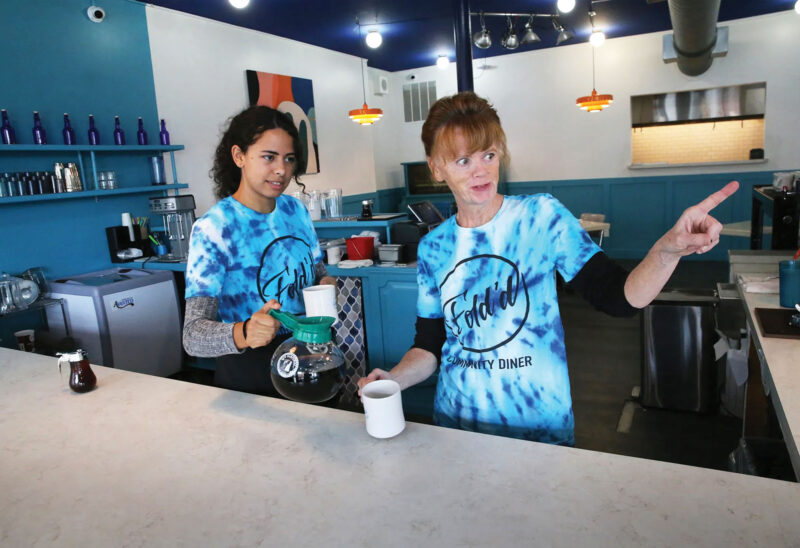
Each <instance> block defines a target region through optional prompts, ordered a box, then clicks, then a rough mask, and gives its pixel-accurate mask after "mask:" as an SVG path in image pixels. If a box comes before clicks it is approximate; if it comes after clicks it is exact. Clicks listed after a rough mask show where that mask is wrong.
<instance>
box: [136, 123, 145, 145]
mask: <svg viewBox="0 0 800 548" xmlns="http://www.w3.org/2000/svg"><path fill="white" fill-rule="evenodd" d="M136 141H137V142H138V143H139V144H140V145H146V144H147V132H146V131H145V130H144V122H142V118H141V117H139V130H138V131H137V132H136Z"/></svg>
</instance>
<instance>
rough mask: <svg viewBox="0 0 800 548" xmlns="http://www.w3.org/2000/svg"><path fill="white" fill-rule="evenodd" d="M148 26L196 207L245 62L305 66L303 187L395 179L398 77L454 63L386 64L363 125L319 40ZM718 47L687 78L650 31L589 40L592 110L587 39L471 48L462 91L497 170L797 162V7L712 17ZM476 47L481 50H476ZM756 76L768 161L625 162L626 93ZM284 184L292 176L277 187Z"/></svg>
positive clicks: (414, 152)
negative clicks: (478, 113) (487, 110)
mask: <svg viewBox="0 0 800 548" xmlns="http://www.w3.org/2000/svg"><path fill="white" fill-rule="evenodd" d="M147 19H148V30H149V34H150V48H151V55H152V59H153V72H154V78H155V85H156V96H157V100H158V110H159V114H160V115H161V116H162V117H164V118H166V119H167V124H168V127H169V130H170V133H171V136H172V139H173V142H175V143H181V144H185V145H186V150H185V151H182V152H179V153H178V154H176V158H177V162H178V172H179V174H180V178H181V180H182V181H184V182H188V183H189V185H190V188H189V191H190V192H191V193H193V194H194V195H195V198H196V200H197V203H198V204H197V205H198V214H202V213H203V212H205V211H206V210H207V209H208V208H209V207H210V206H211V205H213V203H214V202H215V198H214V197H213V192H212V187H211V182H210V180H209V178H208V170H209V168H210V167H211V159H212V155H213V152H214V147H215V146H216V144H217V142H218V139H219V136H220V129H221V127H222V124H223V123H224V121H225V120H226V119H227V118H228V117H229V116H231V115H232V114H235V113H236V112H238V111H239V110H240V109H242V108H244V107H245V106H246V105H247V90H246V81H245V70H248V69H252V70H260V71H264V72H274V73H279V74H287V75H291V76H299V77H303V78H310V79H311V80H312V81H313V83H314V102H315V106H316V109H317V128H318V131H319V141H320V143H319V147H320V164H321V168H322V169H321V172H320V173H319V174H317V175H308V176H306V177H305V178H304V182H305V183H306V184H307V185H308V187H309V188H311V189H314V188H317V189H322V188H329V187H340V188H342V189H343V190H344V194H345V195H350V194H359V193H366V192H373V191H375V190H380V189H386V188H393V187H400V186H402V185H403V172H402V167H401V165H400V163H401V162H407V161H418V160H424V152H423V148H422V143H421V141H420V132H421V129H422V122H412V123H405V122H403V105H402V101H403V98H402V85H403V84H404V83H406V82H408V77H409V75H411V74H413V75H415V77H416V81H427V80H431V79H435V80H436V82H437V92H438V96H439V97H443V96H445V95H451V94H453V93H456V91H457V84H456V68H455V63H451V65H450V67H449V68H448V69H447V70H445V71H441V70H439V69H438V68H436V67H435V66H431V67H425V68H421V69H415V70H409V71H400V72H395V73H388V72H385V71H381V70H377V69H372V68H370V69H368V72H369V74H370V76H372V77H375V76H376V75H384V76H388V77H389V80H390V89H389V93H388V94H387V95H383V96H378V95H374V94H373V93H372V89H371V88H370V87H369V83H368V87H367V102H368V103H369V105H370V106H373V107H380V108H382V109H383V110H384V117H383V119H382V120H381V121H380V122H378V123H377V124H376V125H375V126H372V127H359V126H357V125H356V124H354V123H352V122H351V121H350V120H349V119H348V118H347V111H349V110H350V109H353V108H357V107H359V106H360V105H361V102H362V87H361V69H360V65H359V62H360V60H359V59H358V58H356V57H353V56H350V55H345V54H341V53H337V52H333V51H330V50H326V49H323V48H318V47H315V46H310V45H307V44H303V43H300V42H295V41H292V40H287V39H284V38H279V37H276V36H272V35H269V34H264V33H260V32H256V31H251V30H247V29H242V28H239V27H235V26H232V25H228V24H224V23H218V22H215V21H211V20H208V19H203V18H200V17H195V16H191V15H187V14H183V13H180V12H175V11H172V10H167V9H164V8H158V7H152V6H148V8H147ZM722 24H724V25H726V26H728V27H729V29H730V34H729V52H728V54H727V56H726V57H721V58H716V59H714V62H713V64H712V66H711V68H710V69H709V70H708V71H707V72H706V73H704V74H702V75H701V76H699V77H696V78H692V77H688V76H685V75H683V74H682V73H681V72H680V71H678V69H677V66H676V65H675V64H674V63H671V64H664V63H663V61H662V60H661V56H662V51H661V37H662V35H663V34H665V33H653V34H646V35H640V36H631V37H626V38H617V39H613V40H607V41H606V44H605V45H604V46H603V47H602V48H600V49H599V50H598V51H597V89H598V92H600V93H612V94H614V99H615V101H614V104H613V105H612V106H611V107H610V108H609V109H608V110H606V111H605V112H602V113H600V114H594V115H590V114H587V113H585V112H583V111H580V110H579V109H578V108H576V107H575V99H576V98H577V97H578V96H580V95H586V94H588V93H589V92H590V91H591V83H592V80H591V76H592V73H591V70H592V67H591V49H590V47H591V46H589V44H588V43H579V44H573V45H566V46H559V47H555V48H548V49H545V50H540V51H534V52H525V53H518V54H513V55H504V56H500V57H489V58H486V59H476V60H475V61H474V62H473V71H474V80H475V91H476V92H477V93H478V94H479V95H482V96H484V97H487V98H488V99H489V100H490V101H491V102H492V103H493V104H494V105H495V107H496V108H497V109H498V112H499V113H500V117H501V119H502V121H503V125H504V127H505V130H506V133H507V136H508V142H509V149H510V152H511V163H510V165H509V169H508V172H507V175H506V178H507V180H509V181H534V180H550V179H578V178H605V177H631V176H646V175H665V174H676V175H687V174H693V173H710V172H725V171H745V170H754V171H762V170H775V171H778V170H786V169H797V168H798V167H800V139H798V137H797V135H798V128H800V109H798V108H797V98H798V90H800V63H797V62H795V60H794V57H793V54H794V52H797V51H800V17H798V16H797V15H796V14H795V13H794V12H793V11H786V12H781V13H775V14H770V15H764V16H760V17H754V18H749V19H742V20H738V21H728V22H725V23H722ZM481 53H483V52H481ZM760 81H766V82H767V113H766V139H765V150H766V156H767V158H768V160H769V161H768V162H767V163H766V164H755V165H753V166H738V165H737V166H727V167H726V166H706V167H692V168H669V169H653V170H644V171H642V170H636V171H633V170H630V169H628V167H627V166H628V164H629V163H630V150H631V145H630V123H631V117H630V97H631V95H641V94H646V93H658V92H669V91H682V90H690V89H699V88H706V87H713V86H722V85H732V84H742V83H747V82H760ZM290 190H293V189H290Z"/></svg>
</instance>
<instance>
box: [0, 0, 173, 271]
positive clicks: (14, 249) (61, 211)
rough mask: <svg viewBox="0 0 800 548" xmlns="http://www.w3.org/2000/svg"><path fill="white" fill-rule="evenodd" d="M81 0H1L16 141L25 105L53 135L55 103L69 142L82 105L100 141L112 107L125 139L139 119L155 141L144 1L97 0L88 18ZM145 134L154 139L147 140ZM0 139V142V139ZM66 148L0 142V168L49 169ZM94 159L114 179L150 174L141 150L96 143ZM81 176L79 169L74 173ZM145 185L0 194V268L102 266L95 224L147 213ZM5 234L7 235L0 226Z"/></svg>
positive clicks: (26, 118)
mask: <svg viewBox="0 0 800 548" xmlns="http://www.w3.org/2000/svg"><path fill="white" fill-rule="evenodd" d="M90 4H91V2H87V1H86V0H3V2H2V6H1V7H0V14H2V21H3V31H2V32H0V51H3V52H4V55H3V63H2V78H0V108H5V109H7V110H8V111H9V115H10V117H11V122H12V124H13V125H14V128H15V130H16V134H17V141H18V142H19V143H23V144H24V143H32V141H33V137H32V134H31V127H32V125H33V118H32V113H33V111H34V110H38V111H39V112H40V113H41V116H42V119H43V123H44V127H45V129H46V131H47V138H48V143H51V144H62V143H63V141H62V137H61V129H62V127H63V124H62V120H63V113H64V112H69V114H70V119H71V121H72V124H73V128H75V131H76V137H77V139H78V143H84V144H85V143H87V135H86V131H87V126H88V122H87V120H88V115H89V114H94V116H95V119H96V121H97V122H98V129H99V131H100V136H101V143H102V144H113V138H112V130H113V125H114V116H115V115H117V116H120V118H121V121H122V127H123V129H124V130H125V133H126V138H127V143H128V144H135V143H136V123H137V118H138V117H139V116H141V117H142V118H143V119H144V121H145V129H146V130H147V132H148V134H149V137H150V143H151V144H157V143H158V129H157V127H158V126H157V124H158V112H157V109H156V96H155V85H154V82H153V69H152V64H151V61H150V46H149V41H148V36H147V21H146V18H145V6H144V4H140V3H135V2H131V1H128V0H103V2H101V3H100V5H102V7H103V9H105V11H106V14H107V17H106V20H105V21H104V22H102V23H100V24H97V23H92V22H91V21H89V19H88V17H87V16H86V9H87V8H88V7H89V5H90ZM154 139H155V141H154ZM0 147H2V145H0ZM56 161H62V162H69V161H72V162H74V161H76V155H75V154H63V153H46V154H42V153H23V154H15V155H13V156H12V155H11V154H9V153H3V152H2V151H0V172H6V171H45V170H47V171H50V170H52V166H53V162H56ZM98 169H105V170H115V171H116V172H117V178H118V180H119V185H120V186H141V185H147V184H149V183H150V179H149V172H148V167H147V157H146V155H142V154H134V155H125V154H117V153H103V154H102V155H100V156H98ZM81 175H82V178H83V179H84V180H86V179H87V175H88V174H83V173H82V174H81ZM147 198H148V197H147V196H146V195H132V196H115V197H111V196H109V197H102V198H98V199H94V198H92V199H70V200H56V201H47V202H33V203H25V204H3V203H2V198H0V233H2V234H4V237H3V238H0V271H7V272H11V273H16V272H20V271H22V270H24V269H26V268H28V267H32V266H44V267H45V268H46V273H47V275H48V276H49V277H55V276H61V275H66V274H75V273H79V272H85V271H88V270H94V269H99V268H107V267H108V266H109V264H110V263H109V258H108V249H107V245H106V239H105V232H104V228H105V227H107V226H112V225H118V224H119V223H120V214H121V213H122V212H124V211H127V212H130V213H131V214H132V215H134V216H147V215H149V213H148V202H147ZM12 234H13V237H11V236H10V235H12Z"/></svg>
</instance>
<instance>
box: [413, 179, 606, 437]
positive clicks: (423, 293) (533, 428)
mask: <svg viewBox="0 0 800 548" xmlns="http://www.w3.org/2000/svg"><path fill="white" fill-rule="evenodd" d="M598 251H600V248H599V247H598V246H597V245H596V244H595V243H594V242H593V241H592V240H591V238H589V236H588V235H587V234H586V232H585V231H584V230H583V229H582V228H581V226H580V223H579V222H578V220H577V219H576V218H575V217H574V216H573V215H572V214H571V213H570V212H569V211H568V210H567V209H566V208H565V207H564V206H563V205H562V204H561V203H560V202H558V201H557V200H556V199H555V198H553V197H552V196H550V195H547V194H537V195H533V196H505V197H504V199H503V204H502V206H501V207H500V210H499V211H498V212H497V214H496V215H495V216H494V218H493V219H492V220H491V221H490V222H488V223H486V224H485V225H482V226H480V227H477V228H462V227H460V226H458V224H457V223H456V220H455V217H451V218H450V219H448V220H447V221H445V222H444V223H442V225H440V226H439V227H437V228H436V230H434V231H432V232H431V233H430V234H428V235H427V236H425V238H423V240H422V242H421V243H420V245H419V250H418V266H417V277H418V282H419V297H418V303H417V313H418V315H419V316H420V317H424V318H442V317H443V318H444V323H445V331H446V335H447V340H446V342H445V344H444V347H443V348H442V360H441V365H440V373H439V380H438V385H437V390H436V400H435V402H434V412H435V415H436V418H437V421H438V422H439V424H442V425H448V426H456V427H459V428H462V429H464V430H472V431H477V432H484V433H490V434H498V435H504V436H509V437H515V438H522V439H530V440H536V441H544V442H548V443H564V444H572V443H574V423H575V421H574V418H573V414H572V397H571V395H570V387H569V376H568V372H567V358H566V352H565V347H564V330H563V328H562V325H561V316H560V314H559V309H558V302H557V296H556V280H555V273H554V270H558V272H559V273H560V274H561V276H562V277H563V278H564V279H565V280H566V281H570V280H572V278H573V277H574V276H575V275H576V274H577V273H578V271H580V269H581V268H582V267H583V265H584V264H586V262H587V261H588V260H589V259H590V258H591V257H592V256H593V255H594V254H595V253H597V252H598Z"/></svg>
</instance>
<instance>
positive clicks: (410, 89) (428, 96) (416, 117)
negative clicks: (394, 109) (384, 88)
mask: <svg viewBox="0 0 800 548" xmlns="http://www.w3.org/2000/svg"><path fill="white" fill-rule="evenodd" d="M435 102H436V82H435V81H430V82H411V83H408V84H403V111H404V113H405V120H406V122H419V121H423V120H425V118H427V117H428V110H429V109H430V108H431V105H432V104H433V103H435Z"/></svg>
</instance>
